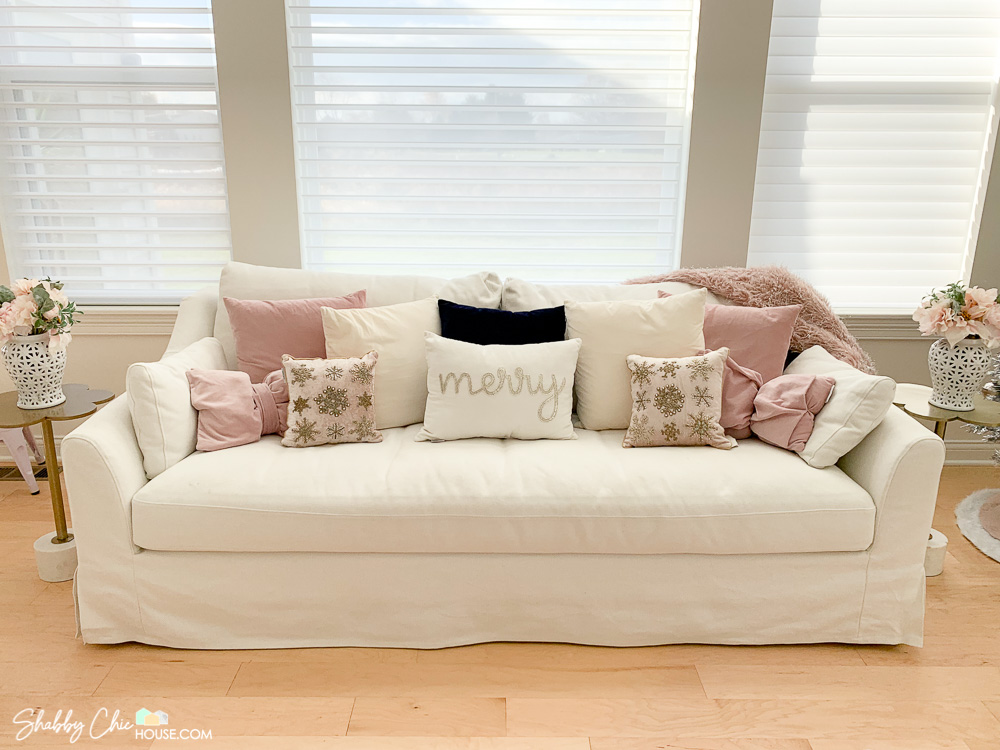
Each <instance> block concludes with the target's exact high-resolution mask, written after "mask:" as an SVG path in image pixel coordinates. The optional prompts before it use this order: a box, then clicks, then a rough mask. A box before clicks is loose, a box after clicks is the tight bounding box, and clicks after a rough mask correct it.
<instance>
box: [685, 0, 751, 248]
mask: <svg viewBox="0 0 1000 750" xmlns="http://www.w3.org/2000/svg"><path fill="white" fill-rule="evenodd" d="M770 31H771V0H743V1H742V2H739V3H733V2H731V1H730V0H702V3H701V12H700V14H699V21H698V51H697V54H698V59H697V62H696V65H695V73H694V101H693V106H692V111H691V141H690V149H689V153H688V175H687V186H686V190H685V196H684V232H683V235H682V241H681V245H682V248H681V265H684V266H745V265H746V261H747V245H748V243H747V238H748V237H749V236H750V211H751V209H752V207H753V185H754V176H755V172H756V169H757V141H758V138H759V137H760V113H761V104H762V102H763V97H762V94H763V91H764V72H765V69H766V67H767V43H768V38H769V36H770Z"/></svg>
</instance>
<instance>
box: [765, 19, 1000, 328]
mask: <svg viewBox="0 0 1000 750" xmlns="http://www.w3.org/2000/svg"><path fill="white" fill-rule="evenodd" d="M998 53H1000V3H998V2H994V1H992V0H907V2H898V1H896V0H775V3H774V18H773V21H772V25H771V44H770V51H769V55H768V63H767V82H766V85H765V91H764V109H763V119H762V123H761V133H760V149H759V155H758V160H757V181H756V190H755V193H754V204H753V220H752V226H751V237H750V252H749V262H750V264H751V265H767V264H773V263H776V264H781V265H785V266H787V267H789V268H790V269H792V270H793V271H795V272H796V273H799V274H801V275H802V276H804V277H805V278H806V279H808V280H809V281H811V282H812V283H813V284H815V285H816V286H817V287H818V288H819V289H820V291H821V292H823V293H825V294H826V295H827V296H829V298H830V299H831V301H832V302H833V303H834V305H836V306H837V307H838V309H841V310H881V311H893V310H899V311H911V310H913V309H914V308H915V307H916V305H917V302H918V301H919V300H920V298H921V297H922V296H923V295H924V294H925V293H927V292H928V291H929V290H930V288H931V287H933V286H940V285H944V284H947V283H948V282H951V281H955V280H956V279H958V278H959V277H960V276H961V275H962V273H963V263H964V261H965V258H966V253H967V251H968V250H969V249H970V246H969V243H970V238H971V242H974V241H975V237H976V232H977V231H978V230H977V221H978V219H977V203H978V201H979V200H980V199H981V196H980V195H979V187H980V181H981V180H983V179H984V177H985V175H984V164H985V163H986V161H985V157H986V155H987V154H988V153H989V150H988V148H987V147H988V146H991V145H992V144H991V143H990V141H991V140H992V137H993V135H992V133H991V131H992V130H994V129H995V127H996V123H995V122H994V121H992V120H991V116H992V113H993V107H994V103H995V96H996V81H997V56H998ZM983 251H984V252H985V251H989V252H996V248H984V249H983Z"/></svg>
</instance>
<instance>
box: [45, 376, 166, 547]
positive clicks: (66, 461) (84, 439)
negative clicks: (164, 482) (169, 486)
mask: <svg viewBox="0 0 1000 750" xmlns="http://www.w3.org/2000/svg"><path fill="white" fill-rule="evenodd" d="M62 458H63V470H64V472H65V475H66V490H67V494H68V497H69V502H70V510H71V511H72V514H73V525H74V528H76V529H77V531H78V536H79V538H80V542H79V544H78V547H79V556H80V558H81V560H82V559H83V558H84V557H86V556H87V555H89V554H90V553H92V552H100V554H101V555H104V554H105V552H106V551H107V549H108V547H109V546H116V547H121V546H123V542H127V544H125V545H124V546H125V547H127V548H128V550H129V552H130V553H131V551H132V550H134V549H138V548H137V547H134V545H133V544H132V509H131V504H132V496H133V495H135V493H136V492H138V491H139V490H140V489H141V488H142V487H143V486H144V485H145V484H146V482H147V481H148V480H147V479H146V472H145V470H144V469H143V468H142V453H141V451H140V450H139V444H138V442H136V437H135V432H134V431H133V429H132V417H131V416H130V414H129V410H128V404H127V403H126V400H125V397H124V396H119V397H118V398H116V399H115V400H114V401H112V402H111V403H110V404H108V405H107V406H105V407H104V408H103V409H101V410H100V411H98V412H97V413H96V414H94V415H93V416H92V417H90V418H89V419H88V420H87V421H86V422H84V423H83V424H81V425H80V426H79V427H77V428H76V429H74V430H73V431H72V432H70V433H69V434H68V435H67V436H66V437H65V438H63V441H62Z"/></svg>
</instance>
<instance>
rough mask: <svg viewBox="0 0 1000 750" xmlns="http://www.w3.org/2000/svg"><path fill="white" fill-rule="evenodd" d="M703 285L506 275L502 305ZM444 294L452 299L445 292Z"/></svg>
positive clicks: (527, 306)
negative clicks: (540, 280)
mask: <svg viewBox="0 0 1000 750" xmlns="http://www.w3.org/2000/svg"><path fill="white" fill-rule="evenodd" d="M700 288H701V287H697V286H694V285H692V284H685V283H683V282H680V281H665V282H663V283H660V284H536V283H534V282H531V281H525V280H524V279H506V280H505V281H504V283H503V298H502V299H501V303H500V307H501V309H503V310H512V311H514V312H524V311H526V310H537V309H538V308H541V307H557V306H558V305H561V304H563V303H564V302H611V301H619V300H629V299H656V294H657V292H658V291H664V292H667V293H668V294H681V293H683V292H690V291H692V290H693V289H700ZM706 295H707V297H706V300H707V301H708V302H709V303H711V304H727V302H726V301H725V300H723V299H722V298H720V297H716V296H715V295H714V294H712V293H711V292H706ZM441 296H442V297H445V298H446V299H451V297H448V296H447V295H445V294H442V295H441ZM455 301H456V302H458V301H459V300H455Z"/></svg>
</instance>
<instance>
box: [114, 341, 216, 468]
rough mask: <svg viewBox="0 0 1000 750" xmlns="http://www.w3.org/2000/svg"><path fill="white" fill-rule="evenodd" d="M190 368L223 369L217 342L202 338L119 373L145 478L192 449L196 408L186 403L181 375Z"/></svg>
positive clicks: (188, 394)
mask: <svg viewBox="0 0 1000 750" xmlns="http://www.w3.org/2000/svg"><path fill="white" fill-rule="evenodd" d="M192 368H194V369H199V370H225V369H226V355H225V352H224V351H223V350H222V344H220V343H219V341H218V340H216V339H214V338H204V339H201V340H200V341H195V342H194V343H193V344H190V345H188V346H187V347H185V348H184V349H181V350H180V351H179V352H177V353H176V354H171V355H169V356H167V357H164V358H163V359H161V360H160V361H159V362H136V363H135V364H133V365H130V366H129V368H128V372H126V374H125V389H126V396H127V401H128V409H129V413H130V414H131V415H132V427H133V428H134V429H135V437H136V441H137V442H138V444H139V450H141V451H142V466H143V468H144V469H145V470H146V476H147V477H148V478H149V479H152V478H153V477H155V476H157V475H159V474H162V473H163V472H164V471H166V470H167V469H169V468H170V467H171V466H173V465H174V464H176V463H177V462H178V461H180V460H181V459H183V458H186V457H187V456H190V455H191V454H192V453H194V451H195V445H196V442H197V438H198V412H197V411H196V410H195V408H194V407H193V406H192V405H191V388H190V386H189V385H188V379H187V371H188V370H190V369H192Z"/></svg>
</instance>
